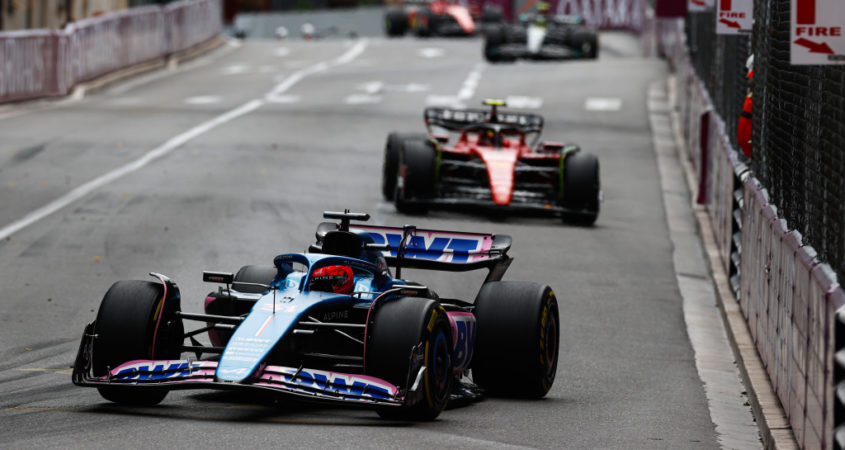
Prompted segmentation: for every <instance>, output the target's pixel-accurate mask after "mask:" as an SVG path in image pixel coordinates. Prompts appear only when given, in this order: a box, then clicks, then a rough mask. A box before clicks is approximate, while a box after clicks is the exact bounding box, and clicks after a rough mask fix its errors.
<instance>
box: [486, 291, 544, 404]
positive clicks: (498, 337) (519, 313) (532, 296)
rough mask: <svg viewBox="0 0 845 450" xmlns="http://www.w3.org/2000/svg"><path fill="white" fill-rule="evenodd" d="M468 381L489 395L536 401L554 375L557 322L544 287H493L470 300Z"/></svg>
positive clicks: (542, 394)
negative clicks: (472, 327) (472, 335)
mask: <svg viewBox="0 0 845 450" xmlns="http://www.w3.org/2000/svg"><path fill="white" fill-rule="evenodd" d="M474 313H475V319H476V327H477V334H476V341H475V342H476V344H475V354H474V355H473V360H472V379H473V381H474V382H475V383H476V384H478V385H479V386H481V387H482V388H484V389H485V390H486V391H487V392H488V393H490V394H492V395H500V396H506V397H521V398H540V397H543V396H544V395H546V393H547V392H549V389H551V387H552V384H554V381H555V375H556V374H557V362H558V344H559V342H560V325H559V324H560V319H559V314H558V304H557V298H556V297H555V294H554V292H552V289H551V288H550V287H549V286H545V285H541V284H537V283H529V282H521V281H493V282H489V283H485V284H484V286H482V287H481V291H479V293H478V296H477V297H476V299H475V310H474Z"/></svg>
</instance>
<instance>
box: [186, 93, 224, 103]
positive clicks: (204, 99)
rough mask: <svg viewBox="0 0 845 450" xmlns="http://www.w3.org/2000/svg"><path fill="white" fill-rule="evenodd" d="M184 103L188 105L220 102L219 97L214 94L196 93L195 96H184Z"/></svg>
mask: <svg viewBox="0 0 845 450" xmlns="http://www.w3.org/2000/svg"><path fill="white" fill-rule="evenodd" d="M185 103H187V104H189V105H211V104H214V103H220V97H218V96H216V95H198V96H196V97H188V98H186V99H185Z"/></svg>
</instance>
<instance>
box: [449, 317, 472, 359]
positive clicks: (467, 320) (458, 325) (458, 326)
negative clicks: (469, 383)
mask: <svg viewBox="0 0 845 450" xmlns="http://www.w3.org/2000/svg"><path fill="white" fill-rule="evenodd" d="M449 317H450V318H451V319H452V320H453V328H452V333H453V334H454V341H455V347H454V351H453V352H452V364H453V366H454V368H455V372H460V371H462V370H464V369H465V368H466V366H468V365H469V362H470V360H471V359H472V353H473V349H474V348H475V317H473V316H472V315H454V314H450V315H449Z"/></svg>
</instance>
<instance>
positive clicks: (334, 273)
mask: <svg viewBox="0 0 845 450" xmlns="http://www.w3.org/2000/svg"><path fill="white" fill-rule="evenodd" d="M354 284H355V273H354V272H353V271H352V268H351V267H349V266H326V267H320V268H319V269H317V270H315V271H314V272H313V273H312V274H311V281H310V286H311V290H312V291H323V292H334V293H335V294H351V293H352V287H353V286H354Z"/></svg>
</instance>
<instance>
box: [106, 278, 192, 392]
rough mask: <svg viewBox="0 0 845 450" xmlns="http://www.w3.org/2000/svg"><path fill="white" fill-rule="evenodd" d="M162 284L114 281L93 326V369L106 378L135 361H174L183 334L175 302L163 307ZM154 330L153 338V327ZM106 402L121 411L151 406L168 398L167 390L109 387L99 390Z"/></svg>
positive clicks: (170, 300) (174, 300)
mask: <svg viewBox="0 0 845 450" xmlns="http://www.w3.org/2000/svg"><path fill="white" fill-rule="evenodd" d="M163 295H164V289H163V288H162V285H161V284H158V283H152V282H149V281H118V282H117V283H114V284H113V285H112V286H111V288H109V290H108V292H106V295H105V296H104V297H103V301H102V302H101V303H100V310H99V311H98V313H97V319H96V321H95V322H94V333H95V334H96V336H97V338H96V339H95V340H94V348H93V369H94V375H95V376H105V375H106V374H107V373H108V371H109V370H110V369H114V368H116V367H117V366H119V365H120V364H123V363H125V362H128V361H132V360H137V359H153V358H155V359H178V358H179V355H180V352H179V347H180V346H181V343H182V335H183V334H184V329H183V326H182V321H181V320H180V319H178V318H177V317H176V312H177V311H178V310H179V302H178V298H179V296H178V295H176V296H175V297H173V296H171V295H170V293H168V296H169V297H170V299H169V300H168V301H167V302H166V303H165V305H164V308H163V310H162V311H160V313H161V318H160V320H159V317H158V314H159V309H161V303H162V301H163V298H162V297H163ZM157 323H158V324H159V328H158V332H156V324H157ZM98 390H99V391H100V395H102V396H103V398H105V399H106V400H109V401H112V402H115V403H120V404H124V405H135V406H151V405H156V404H158V403H160V402H161V401H162V400H164V397H165V396H167V389H160V388H137V387H121V386H109V387H100V388H98Z"/></svg>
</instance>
